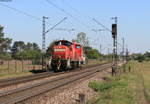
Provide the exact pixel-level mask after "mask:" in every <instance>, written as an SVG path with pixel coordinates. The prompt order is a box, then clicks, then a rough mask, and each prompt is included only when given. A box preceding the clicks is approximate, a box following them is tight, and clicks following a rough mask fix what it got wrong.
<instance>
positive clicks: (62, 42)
mask: <svg viewBox="0 0 150 104" xmlns="http://www.w3.org/2000/svg"><path fill="white" fill-rule="evenodd" d="M55 45H65V46H71V45H72V43H71V42H68V41H57V42H55Z"/></svg>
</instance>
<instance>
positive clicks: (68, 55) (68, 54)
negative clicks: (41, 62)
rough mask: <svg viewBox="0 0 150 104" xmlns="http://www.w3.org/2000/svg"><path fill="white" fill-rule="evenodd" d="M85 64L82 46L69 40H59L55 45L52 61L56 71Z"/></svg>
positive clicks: (51, 63) (52, 66)
mask: <svg viewBox="0 0 150 104" xmlns="http://www.w3.org/2000/svg"><path fill="white" fill-rule="evenodd" d="M84 63H85V57H84V55H83V47H82V45H80V44H77V43H76V42H70V41H67V40H59V41H56V42H55V43H54V45H53V48H52V55H51V61H50V65H51V68H52V69H53V70H54V71H58V70H63V69H70V68H75V67H79V66H80V65H81V64H84Z"/></svg>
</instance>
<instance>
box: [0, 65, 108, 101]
mask: <svg viewBox="0 0 150 104" xmlns="http://www.w3.org/2000/svg"><path fill="white" fill-rule="evenodd" d="M108 67H111V64H104V65H100V66H95V67H91V68H89V69H87V70H80V71H79V72H78V73H75V74H71V75H66V76H61V77H58V78H54V79H51V80H48V81H43V82H40V83H36V84H32V85H30V86H25V87H21V88H18V89H14V90H10V91H7V92H4V93H1V94H0V104H14V103H17V102H21V101H24V100H26V99H28V98H31V97H33V96H37V95H40V94H42V93H45V92H48V91H50V90H53V89H56V88H58V87H61V86H64V85H66V84H69V83H72V82H74V81H77V80H79V79H82V78H85V77H87V76H90V75H92V74H95V73H97V72H99V71H102V70H104V69H106V68H108Z"/></svg>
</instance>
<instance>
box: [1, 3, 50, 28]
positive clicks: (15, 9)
mask: <svg viewBox="0 0 150 104" xmlns="http://www.w3.org/2000/svg"><path fill="white" fill-rule="evenodd" d="M0 6H3V7H5V8H8V9H11V10H13V11H15V12H17V13H19V14H22V15H24V16H27V17H29V18H32V19H34V20H37V21H42V19H41V18H38V17H36V16H33V15H31V14H29V13H27V12H24V11H22V10H19V9H17V8H14V7H11V6H8V5H6V4H2V3H0ZM47 23H48V24H50V23H49V22H47ZM50 25H52V24H50Z"/></svg>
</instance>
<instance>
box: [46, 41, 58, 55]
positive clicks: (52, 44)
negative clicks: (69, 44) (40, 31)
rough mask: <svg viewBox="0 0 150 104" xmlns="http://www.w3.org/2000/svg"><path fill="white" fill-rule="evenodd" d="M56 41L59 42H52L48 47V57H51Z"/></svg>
mask: <svg viewBox="0 0 150 104" xmlns="http://www.w3.org/2000/svg"><path fill="white" fill-rule="evenodd" d="M56 41H58V40H53V42H51V43H50V45H49V46H48V47H47V50H46V56H47V57H50V56H51V54H52V53H51V52H52V48H53V46H54V44H55V42H56Z"/></svg>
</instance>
